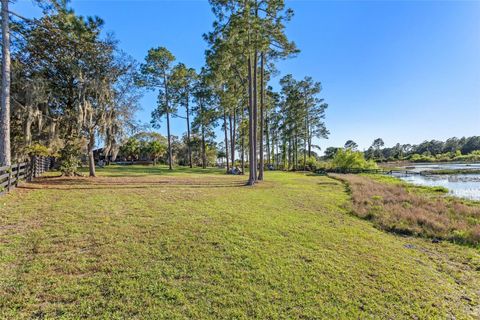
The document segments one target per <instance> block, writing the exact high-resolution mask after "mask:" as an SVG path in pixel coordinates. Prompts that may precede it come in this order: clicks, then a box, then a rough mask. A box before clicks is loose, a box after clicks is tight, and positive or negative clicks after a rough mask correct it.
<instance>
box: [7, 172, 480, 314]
mask: <svg viewBox="0 0 480 320" xmlns="http://www.w3.org/2000/svg"><path fill="white" fill-rule="evenodd" d="M99 175H100V176H99V177H98V178H95V179H90V178H73V179H70V178H51V177H46V178H42V179H38V180H37V181H36V182H34V183H30V184H25V185H24V186H23V187H22V188H19V189H17V190H15V191H13V192H12V193H10V194H8V195H6V196H3V197H2V198H0V204H1V207H0V318H2V319H3V318H4V319H16V318H65V319H67V318H68V319H70V318H82V317H83V318H102V319H115V318H118V319H125V318H129V319H131V318H138V319H159V318H164V319H252V318H258V319H299V318H302V319H343V318H353V319H364V318H378V319H453V318H455V319H478V318H479V317H480V252H479V250H478V249H474V248H470V247H466V246H461V245H455V244H451V243H448V242H442V243H432V242H431V241H428V240H424V239H420V238H412V237H401V236H398V235H394V234H390V233H387V232H384V231H380V230H377V229H376V228H374V227H373V225H372V224H371V222H369V221H365V220H361V219H359V218H357V217H354V216H353V215H350V214H349V213H348V209H347V208H348V203H349V201H350V200H349V195H348V194H347V192H346V190H345V187H344V185H343V184H341V182H339V181H337V180H333V179H331V178H328V177H325V176H307V175H304V174H301V173H283V172H267V173H266V179H267V181H265V182H263V183H261V184H259V185H257V186H255V187H253V188H252V187H246V186H244V182H245V177H240V176H226V175H223V174H222V171H219V170H216V169H208V170H207V171H203V170H201V169H186V168H179V169H177V170H176V171H175V172H173V173H170V172H168V171H167V170H166V169H165V168H164V167H158V168H152V167H140V166H127V167H110V168H107V169H101V170H99Z"/></svg>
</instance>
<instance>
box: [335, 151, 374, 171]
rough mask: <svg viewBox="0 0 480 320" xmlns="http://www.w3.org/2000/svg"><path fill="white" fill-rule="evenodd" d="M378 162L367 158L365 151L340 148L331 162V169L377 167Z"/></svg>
mask: <svg viewBox="0 0 480 320" xmlns="http://www.w3.org/2000/svg"><path fill="white" fill-rule="evenodd" d="M377 168H378V166H377V164H376V163H375V162H374V161H372V160H365V157H364V155H363V152H360V151H352V150H349V149H338V150H337V152H336V153H335V156H334V157H333V159H332V161H331V162H330V169H339V170H352V169H377Z"/></svg>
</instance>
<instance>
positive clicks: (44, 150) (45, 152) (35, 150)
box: [27, 143, 52, 157]
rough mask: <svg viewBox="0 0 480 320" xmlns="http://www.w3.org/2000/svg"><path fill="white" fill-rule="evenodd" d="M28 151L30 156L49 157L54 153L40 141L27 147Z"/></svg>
mask: <svg viewBox="0 0 480 320" xmlns="http://www.w3.org/2000/svg"><path fill="white" fill-rule="evenodd" d="M27 153H28V155H29V156H40V157H48V156H51V155H52V153H51V151H50V149H49V148H48V147H46V146H44V145H41V144H39V143H35V144H33V145H31V146H29V147H27Z"/></svg>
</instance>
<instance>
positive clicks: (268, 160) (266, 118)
mask: <svg viewBox="0 0 480 320" xmlns="http://www.w3.org/2000/svg"><path fill="white" fill-rule="evenodd" d="M269 121H270V120H269V118H268V111H267V110H265V142H266V143H267V145H266V146H265V149H266V151H267V164H268V165H271V164H272V161H271V159H272V153H271V152H270V129H269Z"/></svg>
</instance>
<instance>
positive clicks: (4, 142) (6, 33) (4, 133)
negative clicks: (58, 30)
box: [0, 0, 12, 166]
mask: <svg viewBox="0 0 480 320" xmlns="http://www.w3.org/2000/svg"><path fill="white" fill-rule="evenodd" d="M1 1H2V14H1V15H2V92H1V102H0V108H1V110H0V165H2V166H10V165H11V164H12V159H11V150H10V27H9V22H10V18H9V16H8V0H1Z"/></svg>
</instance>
